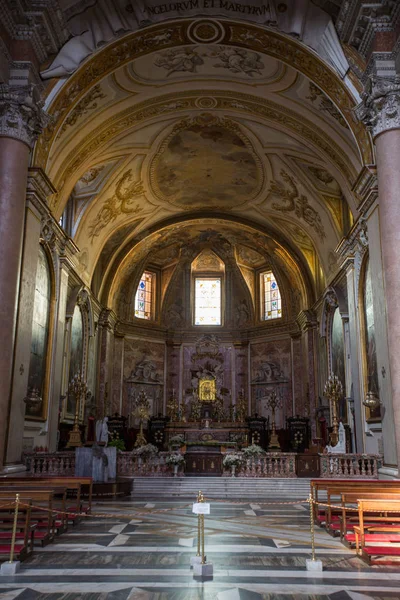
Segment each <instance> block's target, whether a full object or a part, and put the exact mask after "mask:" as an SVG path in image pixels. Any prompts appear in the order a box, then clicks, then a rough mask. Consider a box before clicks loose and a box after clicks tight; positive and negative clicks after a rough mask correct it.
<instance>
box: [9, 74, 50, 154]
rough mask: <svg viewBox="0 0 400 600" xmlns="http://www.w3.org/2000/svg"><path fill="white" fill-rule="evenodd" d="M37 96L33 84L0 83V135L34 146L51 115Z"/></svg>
mask: <svg viewBox="0 0 400 600" xmlns="http://www.w3.org/2000/svg"><path fill="white" fill-rule="evenodd" d="M42 106H43V103H42V102H41V100H40V99H39V98H36V95H35V88H34V86H33V85H28V86H21V87H19V86H10V85H6V84H4V83H3V84H1V85H0V136H5V137H11V138H14V139H16V140H20V141H21V142H24V143H25V144H27V145H28V146H29V147H30V148H32V146H33V144H34V143H35V141H36V139H37V137H38V136H39V135H40V133H41V132H42V130H43V128H44V127H46V125H47V124H48V122H49V119H50V117H49V116H48V115H47V114H46V113H45V112H44V110H43V109H42Z"/></svg>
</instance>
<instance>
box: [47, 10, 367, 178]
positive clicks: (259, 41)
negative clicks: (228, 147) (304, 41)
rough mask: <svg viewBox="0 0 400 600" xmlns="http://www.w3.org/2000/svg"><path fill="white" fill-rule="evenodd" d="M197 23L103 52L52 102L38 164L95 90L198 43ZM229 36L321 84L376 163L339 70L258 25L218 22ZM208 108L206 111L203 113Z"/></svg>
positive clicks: (167, 27) (138, 35)
mask: <svg viewBox="0 0 400 600" xmlns="http://www.w3.org/2000/svg"><path fill="white" fill-rule="evenodd" d="M193 23H195V21H191V20H184V21H180V22H176V23H171V22H168V23H164V24H161V25H155V26H152V27H150V28H149V29H146V31H143V30H139V31H138V32H134V33H131V34H129V35H128V36H124V37H123V38H122V39H120V40H116V41H115V42H113V43H112V44H108V45H106V47H104V48H102V49H101V50H99V51H98V52H97V53H96V54H95V55H94V56H93V58H91V59H90V60H88V61H86V62H85V64H84V65H82V68H80V69H78V71H76V72H75V73H74V74H73V75H72V76H71V77H70V78H69V79H68V81H67V82H66V83H65V85H64V86H63V87H62V90H61V91H60V92H59V93H58V94H57V96H56V98H55V99H54V101H53V102H52V104H51V106H50V108H49V111H50V112H51V114H52V115H54V122H53V123H52V125H51V126H49V127H47V128H46V130H45V131H44V133H43V135H42V136H41V137H40V139H39V142H38V144H37V146H36V148H35V153H36V155H35V163H36V164H40V165H41V166H45V165H46V163H47V160H48V155H49V152H50V151H51V147H52V144H53V141H54V139H55V137H56V136H57V134H58V131H59V129H60V128H61V127H62V124H63V123H64V121H65V119H66V118H67V116H68V114H69V113H70V112H71V111H72V110H73V109H74V107H75V106H76V104H77V103H78V102H79V101H80V100H81V99H82V98H83V96H84V95H85V94H86V93H87V92H88V91H89V89H90V88H92V87H94V86H95V85H97V84H98V83H99V82H100V81H101V80H102V79H103V77H105V76H107V75H108V74H110V73H112V72H114V71H115V70H116V69H118V68H120V67H122V66H123V65H125V64H127V63H129V62H130V61H131V60H132V57H135V58H139V57H141V56H144V55H146V54H149V53H150V52H154V50H155V49H157V50H165V49H167V48H172V47H178V46H184V45H187V44H191V43H193V42H192V41H191V40H190V38H189V37H188V35H187V31H188V29H189V28H190V26H191V25H192V24H193ZM215 23H217V24H218V26H219V27H221V28H222V29H223V31H224V43H225V44H229V45H231V46H239V47H244V48H246V49H250V50H254V51H255V52H260V53H261V54H265V55H268V56H272V57H275V58H277V59H278V60H281V61H282V62H284V63H285V64H288V65H290V66H292V67H293V68H295V69H297V70H299V71H300V72H301V73H303V74H304V75H305V76H306V77H308V78H309V79H311V80H312V81H315V82H316V83H318V87H319V88H321V90H323V91H324V92H325V94H326V95H327V96H328V97H329V99H330V100H331V101H332V102H334V104H335V106H337V108H338V109H339V110H340V112H341V113H342V115H343V116H344V118H345V119H346V121H347V124H348V125H349V127H350V128H351V129H352V131H353V134H354V136H355V138H356V139H357V141H358V145H359V148H360V152H361V154H362V156H363V160H364V162H365V163H371V162H372V160H373V155H372V145H371V140H370V138H369V136H368V134H367V132H366V130H365V128H364V126H363V125H362V123H360V122H358V121H357V120H355V119H354V118H353V115H352V109H353V106H354V100H353V97H352V95H351V93H350V91H349V90H348V89H347V88H346V86H345V84H344V83H343V82H342V81H340V79H339V78H338V77H337V75H336V74H335V73H334V72H333V70H332V69H331V68H330V67H328V66H327V65H326V64H325V63H324V62H323V61H322V60H321V59H320V58H318V57H317V56H316V55H314V54H313V53H311V52H310V50H309V49H308V48H307V47H305V46H303V45H301V44H299V42H298V41H297V40H294V39H291V38H290V37H289V36H286V35H283V34H281V33H279V32H277V31H274V30H273V29H271V28H269V29H262V28H260V27H258V26H256V25H245V24H243V23H235V22H232V21H228V20H227V21H215ZM203 108H204V107H203Z"/></svg>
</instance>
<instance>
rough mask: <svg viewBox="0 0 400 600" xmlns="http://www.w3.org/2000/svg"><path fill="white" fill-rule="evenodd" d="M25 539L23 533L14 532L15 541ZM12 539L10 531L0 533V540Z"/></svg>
mask: <svg viewBox="0 0 400 600" xmlns="http://www.w3.org/2000/svg"><path fill="white" fill-rule="evenodd" d="M24 537H25V533H23V532H22V531H21V532H18V531H17V532H16V534H15V538H16V539H17V540H23V539H24ZM11 538H12V530H11V529H10V531H9V532H8V531H0V540H7V539H11Z"/></svg>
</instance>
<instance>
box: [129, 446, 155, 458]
mask: <svg viewBox="0 0 400 600" xmlns="http://www.w3.org/2000/svg"><path fill="white" fill-rule="evenodd" d="M157 453H158V448H157V446H153V444H146V445H145V446H140V447H139V448H135V449H134V450H132V454H133V455H134V456H139V457H140V458H151V457H152V456H155V455H156V454H157Z"/></svg>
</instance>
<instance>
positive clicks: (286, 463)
mask: <svg viewBox="0 0 400 600" xmlns="http://www.w3.org/2000/svg"><path fill="white" fill-rule="evenodd" d="M223 474H224V476H230V475H231V469H230V468H229V469H225V470H224V473H223ZM236 475H237V477H286V478H289V477H297V475H296V454H295V453H294V452H267V454H266V455H263V456H260V457H257V456H254V457H252V458H248V459H246V460H245V461H244V463H243V464H242V465H241V466H240V468H238V469H237V470H236Z"/></svg>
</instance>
